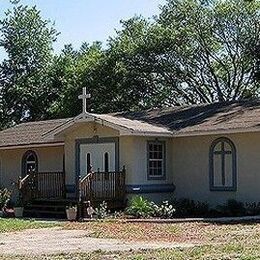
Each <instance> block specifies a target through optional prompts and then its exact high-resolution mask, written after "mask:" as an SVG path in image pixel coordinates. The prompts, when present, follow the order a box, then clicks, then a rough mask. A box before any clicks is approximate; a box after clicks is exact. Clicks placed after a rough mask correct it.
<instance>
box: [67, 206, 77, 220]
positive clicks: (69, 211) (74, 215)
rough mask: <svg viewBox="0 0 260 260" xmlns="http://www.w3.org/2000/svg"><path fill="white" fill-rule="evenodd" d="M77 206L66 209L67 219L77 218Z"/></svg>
mask: <svg viewBox="0 0 260 260" xmlns="http://www.w3.org/2000/svg"><path fill="white" fill-rule="evenodd" d="M77 212H78V210H77V208H68V209H66V214H67V219H68V220H70V221H71V220H76V219H77Z"/></svg>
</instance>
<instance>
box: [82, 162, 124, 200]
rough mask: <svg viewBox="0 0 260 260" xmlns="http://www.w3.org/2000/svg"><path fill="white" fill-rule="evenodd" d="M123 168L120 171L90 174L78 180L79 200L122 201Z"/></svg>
mask: <svg viewBox="0 0 260 260" xmlns="http://www.w3.org/2000/svg"><path fill="white" fill-rule="evenodd" d="M125 173H126V171H125V167H123V170H122V171H113V172H99V171H97V172H91V173H89V174H87V175H86V176H84V177H82V178H80V180H79V200H80V201H81V202H82V201H88V200H89V201H95V200H99V201H101V200H104V201H106V200H124V198H125Z"/></svg>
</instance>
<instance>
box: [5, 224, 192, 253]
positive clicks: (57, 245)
mask: <svg viewBox="0 0 260 260" xmlns="http://www.w3.org/2000/svg"><path fill="white" fill-rule="evenodd" d="M90 235H91V232H90V231H88V230H64V229H62V228H45V229H29V230H25V231H21V232H10V233H2V234H0V254H1V255H41V254H46V255H49V254H60V253H74V252H75V253H76V252H77V253H78V252H93V251H98V250H102V251H126V250H139V249H158V248H187V247H193V246H194V244H192V243H176V242H164V241H156V238H155V239H154V240H153V242H149V241H138V242H137V241H126V240H123V239H110V238H94V237H91V236H90Z"/></svg>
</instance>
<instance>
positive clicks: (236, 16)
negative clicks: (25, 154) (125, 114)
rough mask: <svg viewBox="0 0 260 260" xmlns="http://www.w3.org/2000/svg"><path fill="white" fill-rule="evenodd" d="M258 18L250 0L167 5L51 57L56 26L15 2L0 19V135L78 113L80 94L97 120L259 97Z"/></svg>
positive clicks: (258, 5) (179, 0)
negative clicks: (0, 54)
mask: <svg viewBox="0 0 260 260" xmlns="http://www.w3.org/2000/svg"><path fill="white" fill-rule="evenodd" d="M259 11H260V1H258V0H252V1H245V0H229V1H228V0H210V1H199V0H168V1H167V2H166V4H165V5H164V6H161V11H160V14H159V15H158V16H157V17H152V18H150V19H145V18H143V17H142V16H135V17H133V18H131V19H129V20H126V21H121V24H122V29H121V30H118V31H117V33H116V36H114V37H111V38H109V39H108V41H107V44H106V45H104V44H102V43H100V42H94V43H92V44H89V43H84V44H82V46H81V48H80V49H79V50H75V49H74V48H73V46H72V45H70V44H67V45H65V47H64V49H63V50H62V52H61V53H60V54H54V53H53V49H52V43H53V42H54V41H55V40H56V37H57V36H58V33H57V31H56V30H55V28H54V25H53V24H51V23H50V22H49V21H46V20H44V19H42V18H41V15H40V12H39V11H38V10H37V9H36V8H35V7H28V6H23V5H19V4H14V7H13V9H12V10H9V11H8V12H7V13H6V17H5V18H4V19H3V20H2V21H0V46H2V47H4V48H5V50H6V52H7V54H8V58H7V59H5V60H4V61H3V62H2V63H1V65H0V85H1V102H0V107H1V113H0V115H1V123H2V127H3V126H6V125H7V124H10V123H18V122H20V121H23V120H38V119H42V118H57V117H69V116H75V115H77V114H79V113H80V111H81V103H80V101H79V100H78V99H77V96H78V95H79V93H80V92H81V90H82V87H87V88H88V91H89V92H90V93H91V94H92V98H91V105H90V109H91V111H93V112H100V113H108V112H114V111H123V110H138V109H147V108H151V107H162V106H174V105H182V104H198V103H211V102H223V101H227V100H238V99H245V98H258V96H259V80H260V76H259V75H260V70H259V68H260V66H259V64H260V55H259V50H260V47H259V46H260V42H259V40H260V24H259V21H260V12H259Z"/></svg>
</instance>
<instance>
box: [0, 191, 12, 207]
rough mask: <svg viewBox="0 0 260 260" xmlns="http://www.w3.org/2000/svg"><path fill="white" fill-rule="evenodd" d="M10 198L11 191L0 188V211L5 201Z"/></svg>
mask: <svg viewBox="0 0 260 260" xmlns="http://www.w3.org/2000/svg"><path fill="white" fill-rule="evenodd" d="M10 198H11V191H9V190H8V189H6V188H5V189H1V190H0V211H1V210H2V209H3V208H4V207H6V205H7V203H8V202H9V201H10Z"/></svg>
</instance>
